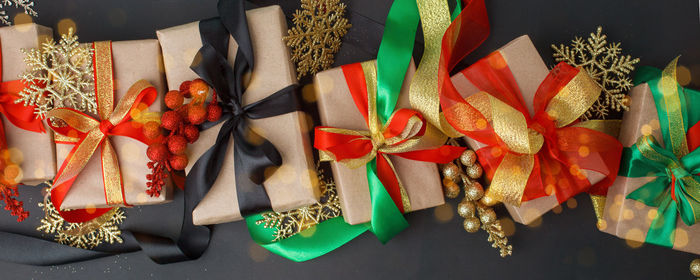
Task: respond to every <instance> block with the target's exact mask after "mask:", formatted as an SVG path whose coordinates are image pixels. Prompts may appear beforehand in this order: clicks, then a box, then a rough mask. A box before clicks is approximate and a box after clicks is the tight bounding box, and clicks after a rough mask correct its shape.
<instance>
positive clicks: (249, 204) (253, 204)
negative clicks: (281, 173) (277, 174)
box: [233, 120, 282, 217]
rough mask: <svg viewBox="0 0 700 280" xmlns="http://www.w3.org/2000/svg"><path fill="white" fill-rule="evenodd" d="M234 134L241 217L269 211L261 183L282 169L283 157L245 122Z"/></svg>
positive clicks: (266, 197)
mask: <svg viewBox="0 0 700 280" xmlns="http://www.w3.org/2000/svg"><path fill="white" fill-rule="evenodd" d="M234 133H235V135H234V139H235V141H234V144H233V151H234V159H235V172H236V192H237V193H238V205H239V207H240V210H241V215H243V217H246V216H249V215H254V214H256V213H260V212H262V211H265V210H268V209H270V208H272V205H271V202H270V197H269V196H268V194H267V191H265V188H264V187H263V182H264V181H265V180H266V179H267V178H268V177H269V176H271V175H272V174H273V172H274V170H275V168H277V167H280V166H281V165H282V156H281V155H280V153H279V151H277V149H276V148H275V146H274V145H272V143H270V141H267V139H265V138H263V137H262V136H260V135H258V134H257V133H255V132H254V131H253V130H252V129H251V128H250V127H249V125H248V123H247V122H246V121H244V120H240V121H239V122H238V124H237V126H236V129H235V131H234ZM270 171H273V172H270Z"/></svg>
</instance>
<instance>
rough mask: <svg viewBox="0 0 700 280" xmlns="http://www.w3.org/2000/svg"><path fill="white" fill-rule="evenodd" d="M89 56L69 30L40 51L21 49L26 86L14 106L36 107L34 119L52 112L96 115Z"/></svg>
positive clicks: (88, 50) (45, 44) (46, 43)
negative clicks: (55, 110)
mask: <svg viewBox="0 0 700 280" xmlns="http://www.w3.org/2000/svg"><path fill="white" fill-rule="evenodd" d="M92 52H93V50H92V48H90V47H89V46H86V45H80V43H79V42H78V37H77V36H75V35H74V34H73V29H72V28H71V29H69V30H68V34H63V36H61V40H60V41H59V42H58V43H56V42H54V41H53V40H52V39H49V40H47V41H46V42H45V43H43V44H42V46H41V48H40V49H29V50H25V49H22V53H24V55H25V57H24V62H25V63H26V64H27V66H28V67H27V68H28V69H29V70H28V71H27V72H25V73H24V74H22V81H23V82H24V83H25V84H27V85H28V86H27V87H26V88H25V89H24V90H23V91H22V92H20V94H19V95H20V98H19V99H18V100H17V101H16V102H17V103H20V102H21V103H24V105H25V106H34V105H36V109H35V114H36V116H37V118H43V117H44V116H45V114H46V113H47V112H48V111H51V109H53V108H66V107H67V108H73V109H76V110H78V111H81V112H85V113H97V104H96V101H95V90H94V78H93V73H92V71H93V69H92Z"/></svg>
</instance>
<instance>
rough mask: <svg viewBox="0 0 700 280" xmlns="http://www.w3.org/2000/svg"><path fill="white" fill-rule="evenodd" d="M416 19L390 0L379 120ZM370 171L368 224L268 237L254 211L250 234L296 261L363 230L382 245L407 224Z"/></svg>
mask: <svg viewBox="0 0 700 280" xmlns="http://www.w3.org/2000/svg"><path fill="white" fill-rule="evenodd" d="M418 1H421V0H418ZM445 5H447V3H446V2H445ZM459 10H461V9H459ZM419 20H420V13H419V10H418V5H417V2H416V0H396V1H395V2H394V3H393V4H392V6H391V9H390V10H389V14H388V16H387V20H386V26H385V29H384V34H383V35H382V42H381V44H380V46H379V52H378V54H377V90H376V94H377V114H378V116H379V118H380V120H381V122H382V123H385V122H386V121H387V120H389V118H390V117H391V114H392V113H393V112H394V110H395V108H396V102H397V101H398V97H399V93H400V91H401V85H402V84H403V80H404V78H405V75H406V70H407V69H408V66H409V65H410V61H411V55H412V53H413V45H414V42H415V36H416V31H417V28H418V23H419ZM372 93H373V92H368V94H372ZM376 170H377V163H376V160H372V161H371V162H370V163H368V164H367V182H368V183H369V190H370V197H371V204H372V220H371V221H370V222H368V223H364V224H359V225H349V224H347V223H345V221H344V220H343V217H336V218H333V219H330V220H327V221H324V222H322V223H320V224H318V225H316V226H314V227H312V228H309V229H307V230H305V231H303V232H301V233H299V234H296V235H294V236H292V237H290V238H287V239H283V240H278V241H273V235H274V229H266V228H264V227H261V226H259V225H256V223H255V222H256V221H258V220H261V219H262V215H261V214H259V215H254V216H250V217H246V223H247V225H248V230H249V232H250V234H251V237H252V238H253V240H255V242H257V243H258V244H260V245H261V246H262V247H264V248H266V249H268V250H270V251H271V252H273V253H275V254H277V255H280V256H282V257H285V258H287V259H290V260H293V261H297V262H302V261H306V260H310V259H313V258H317V257H320V256H322V255H324V254H326V253H328V252H331V251H333V250H335V249H336V248H338V247H340V246H342V245H344V244H345V243H347V242H349V241H350V240H352V239H354V238H355V237H357V236H359V235H360V234H362V233H364V232H365V231H367V230H369V231H371V232H372V233H374V234H375V235H376V236H377V238H378V239H379V240H380V241H381V242H382V243H385V242H387V241H388V240H390V239H391V238H392V237H394V236H395V235H396V234H398V233H399V232H401V231H403V230H404V229H405V228H406V227H408V222H407V221H406V219H405V218H404V217H403V215H402V214H401V212H400V211H399V209H398V207H396V205H395V204H394V202H393V200H392V199H391V196H390V195H389V193H388V192H387V191H386V189H385V188H384V186H383V185H382V183H381V181H379V178H378V177H377V171H376Z"/></svg>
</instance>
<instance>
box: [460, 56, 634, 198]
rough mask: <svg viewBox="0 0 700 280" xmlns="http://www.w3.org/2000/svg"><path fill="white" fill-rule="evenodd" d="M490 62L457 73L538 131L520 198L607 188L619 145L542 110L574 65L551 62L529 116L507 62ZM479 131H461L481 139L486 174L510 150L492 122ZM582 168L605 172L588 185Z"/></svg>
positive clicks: (480, 152) (601, 191)
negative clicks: (540, 143) (559, 123)
mask: <svg viewBox="0 0 700 280" xmlns="http://www.w3.org/2000/svg"><path fill="white" fill-rule="evenodd" d="M490 63H491V60H490V59H489V57H487V58H485V59H482V60H479V61H478V62H477V63H475V64H474V65H472V66H470V67H469V68H467V69H465V70H464V71H462V72H461V73H462V74H463V75H464V76H465V77H466V78H467V79H469V80H470V81H471V82H472V84H474V85H475V86H476V87H477V88H479V89H480V90H481V91H485V92H488V93H489V94H491V95H492V96H494V97H496V98H498V99H499V100H501V101H503V102H505V103H506V104H508V105H510V106H511V107H513V108H515V109H516V110H518V111H520V112H521V113H522V114H523V116H525V118H526V120H527V123H528V127H530V128H532V129H534V130H536V131H537V132H539V133H540V134H542V136H544V145H543V146H542V148H541V149H540V151H539V152H538V153H537V154H536V155H535V166H534V169H533V171H532V173H531V176H530V177H529V180H528V182H527V185H526V187H525V192H524V195H523V199H522V201H528V200H533V199H536V198H539V197H543V196H548V195H551V194H552V192H554V193H555V194H556V197H557V200H558V201H559V202H560V203H561V202H564V201H566V200H567V199H569V198H571V197H573V196H575V195H577V194H579V193H581V192H584V191H588V192H589V193H591V194H601V195H602V194H605V193H607V188H608V187H609V186H610V185H611V184H612V183H613V181H614V180H615V177H616V175H617V171H618V168H619V160H620V159H619V155H620V153H621V151H622V145H621V144H620V143H619V142H618V141H617V139H615V138H614V137H611V136H609V135H607V134H605V133H602V132H599V131H595V130H591V129H588V128H583V127H575V126H571V125H570V126H566V127H562V128H557V127H556V125H555V123H554V121H553V119H552V118H550V117H549V115H548V114H547V113H546V112H545V109H546V107H547V105H548V104H549V102H550V101H551V100H552V98H553V97H554V96H556V95H557V93H559V91H560V90H561V89H562V88H563V87H564V86H566V85H567V84H568V82H569V81H570V80H571V79H572V78H573V77H575V76H576V75H577V74H578V72H579V70H578V69H576V68H574V67H571V66H569V65H568V64H565V63H560V64H559V65H557V66H556V67H555V68H554V69H553V70H552V71H551V72H550V73H549V75H548V76H547V77H546V78H545V80H544V81H543V82H542V84H540V87H539V88H538V89H537V92H536V93H535V96H534V101H533V105H534V110H535V115H534V117H531V116H530V114H529V112H528V110H527V108H526V107H525V103H524V102H523V97H522V94H521V93H520V90H519V87H518V85H517V83H516V81H515V78H514V77H513V74H512V73H511V71H510V69H509V68H508V66H507V65H504V66H503V67H492V66H491V65H490ZM574 124H575V123H574ZM572 125H573V124H572ZM484 131H487V134H486V135H484V134H483V133H475V134H474V135H472V133H471V132H470V131H465V132H464V133H465V134H466V135H468V136H470V137H472V138H474V139H475V140H477V141H479V142H482V143H484V144H486V145H487V147H484V148H482V149H479V150H478V151H477V154H478V155H479V160H480V162H481V163H482V165H483V166H484V169H485V170H487V175H488V176H489V178H491V177H492V176H493V173H494V172H495V170H496V169H497V168H498V166H499V164H500V162H501V160H502V159H503V157H504V156H505V154H506V153H508V152H510V151H509V150H508V147H507V146H506V145H505V143H503V141H501V140H500V138H499V137H498V135H496V134H495V132H493V129H492V128H488V129H486V130H484ZM488 133H490V134H488ZM582 170H587V171H586V172H588V171H596V172H598V173H601V174H603V175H605V176H606V177H605V179H603V180H602V181H601V182H600V183H598V184H596V185H595V187H592V186H591V184H590V182H589V181H588V179H587V178H586V176H585V172H583V173H582V172H581V171H582Z"/></svg>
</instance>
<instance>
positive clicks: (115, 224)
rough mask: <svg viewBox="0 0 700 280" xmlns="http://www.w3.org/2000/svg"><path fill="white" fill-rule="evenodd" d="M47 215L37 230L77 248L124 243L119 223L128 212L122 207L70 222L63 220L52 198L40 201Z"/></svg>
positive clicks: (61, 242) (40, 205)
mask: <svg viewBox="0 0 700 280" xmlns="http://www.w3.org/2000/svg"><path fill="white" fill-rule="evenodd" d="M39 207H42V208H43V209H44V213H45V216H44V218H43V219H41V221H40V223H41V225H39V227H37V228H36V230H38V231H41V232H44V233H47V234H54V238H55V240H56V242H58V243H60V244H65V245H69V246H72V247H76V248H82V249H88V250H89V249H92V248H95V247H97V246H99V245H100V244H102V243H104V242H107V243H109V244H114V243H115V242H116V243H122V242H124V240H123V239H122V238H121V234H122V232H121V230H120V229H119V224H121V223H122V222H124V220H125V219H126V214H125V213H124V211H123V210H122V209H120V208H114V209H112V210H111V211H109V212H107V213H105V214H104V215H102V216H100V217H97V218H95V219H93V220H91V221H88V222H84V223H69V222H66V221H65V220H63V218H62V217H61V215H59V214H58V211H56V208H55V207H54V206H53V204H52V203H51V200H50V199H47V200H46V202H39Z"/></svg>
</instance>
